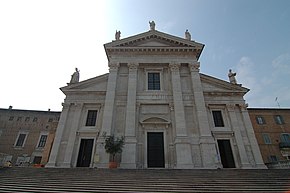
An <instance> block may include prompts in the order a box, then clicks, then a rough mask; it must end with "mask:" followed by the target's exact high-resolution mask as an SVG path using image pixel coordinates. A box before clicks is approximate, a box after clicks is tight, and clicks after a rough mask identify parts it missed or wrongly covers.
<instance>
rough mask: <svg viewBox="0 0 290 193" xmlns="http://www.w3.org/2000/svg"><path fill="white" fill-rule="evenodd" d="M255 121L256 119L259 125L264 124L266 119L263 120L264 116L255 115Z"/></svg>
mask: <svg viewBox="0 0 290 193" xmlns="http://www.w3.org/2000/svg"><path fill="white" fill-rule="evenodd" d="M256 121H257V124H259V125H264V124H266V121H265V119H264V117H262V116H256Z"/></svg>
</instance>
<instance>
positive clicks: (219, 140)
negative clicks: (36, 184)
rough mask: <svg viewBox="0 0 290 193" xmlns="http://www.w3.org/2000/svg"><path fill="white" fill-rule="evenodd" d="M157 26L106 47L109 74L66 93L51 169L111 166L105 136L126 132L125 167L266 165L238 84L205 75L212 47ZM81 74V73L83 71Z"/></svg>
mask: <svg viewBox="0 0 290 193" xmlns="http://www.w3.org/2000/svg"><path fill="white" fill-rule="evenodd" d="M152 24H153V23H150V25H151V26H150V30H149V31H147V32H145V33H141V34H138V35H134V36H131V37H128V38H124V39H120V33H119V32H116V38H115V39H116V40H114V41H112V42H110V43H107V44H105V45H104V47H105V51H106V54H107V58H108V65H109V73H108V74H104V75H101V76H97V77H94V78H91V79H88V80H85V81H81V82H79V81H78V80H77V81H72V82H71V83H69V84H68V86H65V87H62V88H61V90H62V92H63V93H64V94H65V95H66V98H65V101H64V103H63V110H62V113H61V117H60V121H59V125H58V128H57V131H56V137H55V140H54V144H53V147H52V150H51V154H50V159H49V162H48V164H47V165H46V167H98V168H107V167H108V162H109V160H110V156H109V155H108V154H107V153H106V152H105V149H104V141H105V138H104V136H103V134H104V133H105V134H106V135H115V136H124V137H125V145H124V148H123V152H122V153H121V154H120V155H118V160H119V163H120V166H119V167H120V168H137V169H138V168H168V169H201V168H207V169H214V168H265V165H264V163H263V160H262V157H261V153H260V150H259V147H258V144H257V141H256V138H255V135H254V131H253V127H252V124H251V121H250V118H249V114H248V111H247V105H246V103H245V100H244V98H243V96H244V95H245V94H246V93H247V92H248V91H249V90H248V89H247V88H244V87H242V86H241V85H239V84H236V83H230V82H227V81H223V80H219V79H217V78H214V77H211V76H208V75H205V74H202V73H200V72H199V68H200V63H199V62H198V60H199V57H200V55H201V53H202V50H203V48H204V45H203V44H201V43H198V42H196V41H193V40H191V37H190V34H189V32H188V31H186V33H185V38H180V37H175V36H172V35H169V34H166V33H163V32H160V31H157V30H155V24H154V25H152ZM76 72H77V73H78V71H76Z"/></svg>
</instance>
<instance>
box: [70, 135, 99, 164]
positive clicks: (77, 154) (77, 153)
mask: <svg viewBox="0 0 290 193" xmlns="http://www.w3.org/2000/svg"><path fill="white" fill-rule="evenodd" d="M82 139H92V140H94V142H93V148H92V154H91V162H90V166H89V168H92V167H93V165H94V154H95V147H96V138H95V137H79V140H78V145H77V149H76V150H77V152H76V157H75V163H74V167H77V163H78V157H79V153H80V147H81V141H82Z"/></svg>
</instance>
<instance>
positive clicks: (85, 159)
mask: <svg viewBox="0 0 290 193" xmlns="http://www.w3.org/2000/svg"><path fill="white" fill-rule="evenodd" d="M93 145H94V139H81V145H80V150H79V156H78V162H77V167H89V166H90V163H91V158H92V150H93Z"/></svg>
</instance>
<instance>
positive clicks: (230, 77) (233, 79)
mask: <svg viewBox="0 0 290 193" xmlns="http://www.w3.org/2000/svg"><path fill="white" fill-rule="evenodd" d="M236 75H237V73H235V72H232V69H230V70H229V73H228V77H229V80H230V83H232V84H237V80H236V77H235V76H236Z"/></svg>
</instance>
